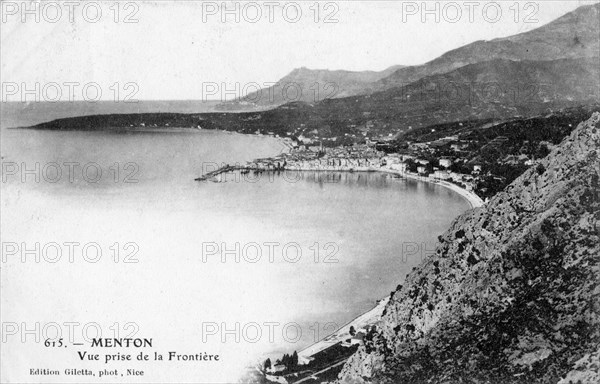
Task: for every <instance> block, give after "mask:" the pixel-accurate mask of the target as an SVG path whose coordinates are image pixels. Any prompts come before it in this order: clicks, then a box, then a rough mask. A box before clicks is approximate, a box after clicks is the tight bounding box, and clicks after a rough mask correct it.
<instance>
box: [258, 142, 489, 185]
mask: <svg viewBox="0 0 600 384" xmlns="http://www.w3.org/2000/svg"><path fill="white" fill-rule="evenodd" d="M409 162H412V163H415V164H416V165H417V168H416V173H415V172H411V171H410V169H409ZM429 163H430V162H429V160H426V159H423V158H419V157H417V156H415V155H412V154H398V153H392V154H385V153H384V152H381V151H378V150H376V149H375V148H374V147H373V146H370V145H365V144H362V145H361V144H355V145H353V146H349V147H334V148H324V147H322V146H315V147H314V148H309V149H306V148H295V149H294V150H292V151H291V152H289V153H284V154H282V155H280V156H278V157H275V158H268V159H258V160H255V161H253V162H252V163H250V164H248V168H250V169H256V170H264V171H271V170H284V169H285V170H303V171H391V172H395V173H399V174H406V175H411V176H419V177H428V178H431V179H438V180H445V181H451V182H454V183H456V184H462V185H464V186H465V188H466V189H467V190H469V191H472V190H473V189H474V186H475V184H476V181H477V176H478V175H479V174H480V172H481V166H480V165H474V166H473V171H472V173H471V174H463V173H457V172H452V171H450V168H451V166H452V165H453V163H454V161H453V159H451V158H441V159H439V160H438V164H439V166H436V167H431V166H430V164H429Z"/></svg>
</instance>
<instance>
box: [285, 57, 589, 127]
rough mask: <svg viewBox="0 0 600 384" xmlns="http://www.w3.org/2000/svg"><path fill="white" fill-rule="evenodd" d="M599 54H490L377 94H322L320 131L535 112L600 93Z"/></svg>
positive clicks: (420, 124) (581, 101)
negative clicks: (530, 57) (537, 57)
mask: <svg viewBox="0 0 600 384" xmlns="http://www.w3.org/2000/svg"><path fill="white" fill-rule="evenodd" d="M599 90H600V59H599V58H597V57H596V58H581V59H561V60H554V61H511V60H504V59H499V60H492V61H486V62H481V63H477V64H470V65H466V66H463V67H461V68H458V69H456V70H454V71H451V72H449V73H445V74H440V75H434V76H429V77H426V78H423V79H421V80H419V81H416V82H414V83H412V84H409V85H407V86H405V87H396V88H392V89H388V90H386V91H383V92H377V93H374V94H372V95H365V96H355V97H349V98H343V99H334V100H326V101H323V102H321V103H319V104H317V105H315V106H314V107H310V108H309V109H310V110H311V111H312V114H313V115H318V116H319V120H320V121H322V122H326V124H322V125H321V126H320V127H312V126H309V125H305V128H304V129H303V130H302V132H296V135H300V134H303V135H304V136H307V133H308V132H310V131H311V130H313V129H317V130H318V133H317V134H316V135H317V136H320V137H327V136H328V135H332V134H333V135H338V136H339V135H345V134H349V135H359V134H363V135H364V136H366V137H369V138H378V137H385V136H389V135H390V134H397V133H399V132H404V131H407V130H409V129H414V128H418V127H424V126H429V125H433V124H438V123H442V122H452V121H461V120H469V119H488V118H492V119H506V118H510V117H523V116H535V115H538V114H543V113H546V112H551V111H553V110H558V109H562V108H564V107H568V106H573V105H578V104H591V103H597V102H598V100H600V95H599Z"/></svg>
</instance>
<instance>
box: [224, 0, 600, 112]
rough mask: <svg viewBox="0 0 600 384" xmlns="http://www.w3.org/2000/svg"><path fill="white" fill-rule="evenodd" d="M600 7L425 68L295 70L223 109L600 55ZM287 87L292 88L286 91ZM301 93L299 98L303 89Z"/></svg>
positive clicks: (466, 48) (306, 99)
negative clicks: (471, 68) (479, 66)
mask: <svg viewBox="0 0 600 384" xmlns="http://www.w3.org/2000/svg"><path fill="white" fill-rule="evenodd" d="M599 36H600V3H599V4H594V5H588V6H582V7H579V8H577V9H576V10H575V11H573V12H570V13H568V14H566V15H564V16H562V17H560V18H558V19H556V20H554V21H553V22H550V23H549V24H546V25H544V26H542V27H540V28H537V29H534V30H532V31H529V32H525V33H521V34H518V35H514V36H510V37H505V38H499V39H494V40H490V41H476V42H474V43H471V44H468V45H465V46H463V47H460V48H458V49H455V50H452V51H449V52H447V53H445V54H444V55H442V56H440V57H438V58H436V59H435V60H432V61H430V62H428V63H425V64H423V65H416V66H407V67H404V66H395V67H390V68H388V69H386V70H385V71H381V72H368V71H367V72H350V71H327V70H310V69H307V68H300V69H295V70H294V71H292V72H291V73H290V74H289V75H287V76H285V77H284V78H283V79H281V80H280V81H279V82H278V83H277V85H275V86H273V87H271V88H267V89H264V90H262V91H260V92H259V93H252V94H250V95H248V96H247V97H244V98H242V99H240V100H236V101H234V102H227V103H223V104H221V105H220V106H219V109H221V110H232V111H234V110H243V109H245V110H264V109H267V108H272V107H275V106H279V105H282V104H285V103H288V102H298V101H299V102H305V103H309V104H314V103H316V102H319V101H322V100H327V99H337V98H343V97H350V96H356V95H366V94H372V93H377V92H380V91H385V90H388V89H391V88H397V87H404V86H407V85H409V84H411V83H414V82H416V81H418V80H420V79H423V78H425V77H428V76H434V75H440V74H444V73H448V72H451V71H454V70H456V69H458V68H461V67H464V66H466V65H471V64H476V63H481V62H488V61H490V60H496V59H502V60H510V61H546V60H547V61H554V60H558V59H577V58H590V57H598V56H600V38H599ZM286 87H287V88H286ZM300 89H301V90H302V91H301V96H299V93H298V90H300Z"/></svg>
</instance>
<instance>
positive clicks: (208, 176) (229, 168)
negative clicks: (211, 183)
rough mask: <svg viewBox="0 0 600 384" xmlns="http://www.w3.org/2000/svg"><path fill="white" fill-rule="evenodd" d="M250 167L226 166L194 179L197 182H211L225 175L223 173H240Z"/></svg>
mask: <svg viewBox="0 0 600 384" xmlns="http://www.w3.org/2000/svg"><path fill="white" fill-rule="evenodd" d="M247 168H248V167H245V166H241V165H229V164H227V165H224V166H222V167H220V168H218V169H216V170H214V171H211V172H208V173H205V174H204V175H202V176H200V177H198V178H196V179H194V180H195V181H207V180H211V179H214V178H215V177H217V176H219V175H221V174H223V173H228V172H233V171H239V170H245V169H247Z"/></svg>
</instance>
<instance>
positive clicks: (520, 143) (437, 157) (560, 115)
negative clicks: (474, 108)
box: [196, 109, 588, 207]
mask: <svg viewBox="0 0 600 384" xmlns="http://www.w3.org/2000/svg"><path fill="white" fill-rule="evenodd" d="M586 113H588V111H587V110H586V109H571V110H564V111H561V112H557V113H552V114H549V115H545V116H539V117H534V118H527V119H513V120H509V121H500V122H498V121H491V120H484V121H481V120H471V121H463V122H454V123H446V124H442V125H437V126H430V127H426V128H422V129H416V130H412V131H409V132H407V133H405V134H403V135H400V136H398V137H382V136H376V135H369V134H368V133H367V134H366V135H365V136H364V137H363V138H362V139H361V140H358V139H356V140H355V141H354V142H352V143H348V144H344V145H341V144H338V145H332V143H331V142H330V141H327V140H323V139H322V138H320V137H315V136H311V137H309V136H306V135H299V136H294V135H293V136H279V135H276V134H274V135H273V137H275V138H277V139H279V140H280V142H281V143H282V145H283V146H284V148H285V149H284V150H283V151H282V153H280V154H279V155H277V156H274V157H270V158H262V159H256V160H253V161H250V162H248V163H246V164H236V165H229V164H223V166H222V167H221V168H219V169H213V170H211V172H208V173H207V172H205V173H204V174H203V175H202V176H201V177H199V178H198V179H196V180H198V181H204V180H213V181H223V178H218V179H217V176H219V175H224V174H227V173H231V172H241V173H243V174H248V173H252V174H254V173H257V174H260V173H262V172H281V171H290V172H292V171H315V172H384V173H387V174H389V175H391V176H392V177H401V178H408V179H415V180H419V181H425V182H429V183H435V184H437V185H440V186H443V187H446V188H449V189H452V190H454V191H455V192H457V193H459V194H460V195H462V196H463V197H465V198H466V199H467V200H468V201H469V202H470V203H471V206H472V207H477V206H481V205H483V204H484V203H485V202H486V201H488V200H489V199H490V198H491V197H493V196H494V195H495V194H496V193H497V192H499V191H501V190H503V189H504V188H505V187H506V186H507V185H508V184H510V183H511V182H512V181H514V180H515V179H516V178H517V177H518V176H520V175H521V174H522V173H523V172H524V171H525V170H527V169H528V168H530V167H532V166H535V164H536V163H537V160H539V159H541V158H544V157H545V156H546V155H547V154H548V153H549V152H550V150H552V148H554V146H556V145H557V144H558V143H559V142H560V141H561V140H562V139H563V138H564V137H565V136H566V135H567V134H568V133H569V132H570V131H571V130H572V129H573V127H574V126H576V122H577V121H580V119H581V118H582V116H583V115H585V114H586Z"/></svg>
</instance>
